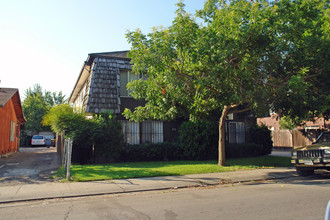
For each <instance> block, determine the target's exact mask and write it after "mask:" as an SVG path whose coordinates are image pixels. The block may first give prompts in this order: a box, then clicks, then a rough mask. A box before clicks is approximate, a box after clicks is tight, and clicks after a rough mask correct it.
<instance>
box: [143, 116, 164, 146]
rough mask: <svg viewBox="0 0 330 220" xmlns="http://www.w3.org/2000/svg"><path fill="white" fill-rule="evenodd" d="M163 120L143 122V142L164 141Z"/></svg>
mask: <svg viewBox="0 0 330 220" xmlns="http://www.w3.org/2000/svg"><path fill="white" fill-rule="evenodd" d="M162 142H163V122H162V121H144V122H142V143H162Z"/></svg>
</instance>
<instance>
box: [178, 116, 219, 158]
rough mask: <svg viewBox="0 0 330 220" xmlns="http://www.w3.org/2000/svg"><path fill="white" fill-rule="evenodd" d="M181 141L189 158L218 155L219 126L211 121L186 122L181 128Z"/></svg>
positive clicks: (185, 155) (184, 153)
mask: <svg viewBox="0 0 330 220" xmlns="http://www.w3.org/2000/svg"><path fill="white" fill-rule="evenodd" d="M179 141H180V145H181V148H182V150H183V156H184V158H185V159H187V160H207V159H216V158H217V157H218V126H217V123H211V122H201V121H197V122H191V121H188V122H184V123H182V125H181V126H180V128H179Z"/></svg>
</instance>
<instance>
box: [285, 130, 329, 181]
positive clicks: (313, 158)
mask: <svg viewBox="0 0 330 220" xmlns="http://www.w3.org/2000/svg"><path fill="white" fill-rule="evenodd" d="M291 158H292V159H291V163H293V164H294V165H295V167H296V170H297V173H298V174H299V175H300V176H309V175H313V174H314V170H315V169H327V170H330V131H328V132H323V133H322V134H321V135H320V136H319V137H318V138H317V140H316V142H314V143H313V144H312V145H309V146H305V147H300V148H295V149H293V150H292V152H291Z"/></svg>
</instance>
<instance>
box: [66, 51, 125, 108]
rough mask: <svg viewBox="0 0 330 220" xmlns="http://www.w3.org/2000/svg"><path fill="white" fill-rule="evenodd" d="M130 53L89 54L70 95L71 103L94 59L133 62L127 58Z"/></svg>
mask: <svg viewBox="0 0 330 220" xmlns="http://www.w3.org/2000/svg"><path fill="white" fill-rule="evenodd" d="M128 52H129V50H122V51H112V52H101V53H89V54H88V56H87V59H86V61H85V62H84V64H83V66H82V68H81V70H80V73H79V76H78V78H77V81H76V83H75V86H74V87H73V90H72V92H71V94H70V97H69V102H73V101H74V100H72V99H73V95H74V92H75V89H76V87H77V86H78V83H79V80H80V78H81V76H82V74H83V72H84V69H85V68H86V66H91V65H92V63H93V61H94V59H95V58H106V59H109V58H110V59H111V58H114V59H119V60H128V61H129V60H131V59H130V58H127V53H128Z"/></svg>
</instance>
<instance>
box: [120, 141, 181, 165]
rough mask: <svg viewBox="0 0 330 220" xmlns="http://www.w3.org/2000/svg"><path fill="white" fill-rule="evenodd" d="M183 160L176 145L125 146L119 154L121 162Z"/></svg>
mask: <svg viewBox="0 0 330 220" xmlns="http://www.w3.org/2000/svg"><path fill="white" fill-rule="evenodd" d="M182 158H183V154H182V150H181V148H180V146H179V145H178V144H176V143H158V144H140V145H126V146H125V147H124V150H123V151H122V153H121V161H125V162H138V161H167V160H170V161H172V160H180V159H182Z"/></svg>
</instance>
